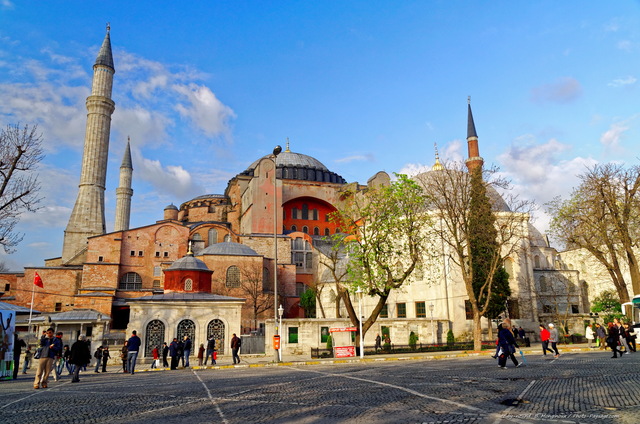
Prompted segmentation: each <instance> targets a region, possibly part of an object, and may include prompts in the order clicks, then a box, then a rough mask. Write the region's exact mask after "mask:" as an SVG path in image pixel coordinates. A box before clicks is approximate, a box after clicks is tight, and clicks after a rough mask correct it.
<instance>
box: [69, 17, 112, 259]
mask: <svg viewBox="0 0 640 424" xmlns="http://www.w3.org/2000/svg"><path fill="white" fill-rule="evenodd" d="M110 31H111V28H110V26H109V25H108V24H107V34H106V35H105V37H104V40H103V42H102V46H101V47H100V51H99V52H98V57H97V58H96V63H95V64H94V65H93V82H92V84H91V95H90V96H89V97H87V102H86V105H87V125H86V131H85V136H84V153H83V155H82V171H81V174H80V185H79V186H78V197H77V199H76V203H75V205H74V207H73V212H71V217H70V218H69V223H68V224H67V228H66V230H65V232H64V245H63V247H62V263H63V264H64V265H79V264H81V263H83V262H84V258H85V252H86V248H87V238H88V237H91V236H96V235H100V234H104V233H105V231H106V229H105V218H104V190H105V185H106V178H107V160H108V154H109V134H110V132H111V114H112V113H113V111H114V110H115V103H114V102H113V100H111V91H112V88H113V74H114V73H115V67H114V66H113V55H112V53H111V37H110Z"/></svg>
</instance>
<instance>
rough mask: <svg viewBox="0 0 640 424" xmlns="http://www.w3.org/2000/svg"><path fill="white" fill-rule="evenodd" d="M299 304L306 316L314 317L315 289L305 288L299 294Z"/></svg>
mask: <svg viewBox="0 0 640 424" xmlns="http://www.w3.org/2000/svg"><path fill="white" fill-rule="evenodd" d="M300 306H301V307H302V309H304V316H305V317H307V318H315V317H316V291H315V290H313V289H307V290H305V291H304V293H302V295H301V296H300Z"/></svg>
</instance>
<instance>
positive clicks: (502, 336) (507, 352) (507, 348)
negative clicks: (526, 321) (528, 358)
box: [498, 322, 521, 369]
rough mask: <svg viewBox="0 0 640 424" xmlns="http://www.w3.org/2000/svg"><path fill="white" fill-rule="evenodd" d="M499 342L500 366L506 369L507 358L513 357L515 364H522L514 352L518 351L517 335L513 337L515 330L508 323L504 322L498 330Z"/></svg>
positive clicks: (517, 365)
mask: <svg viewBox="0 0 640 424" xmlns="http://www.w3.org/2000/svg"><path fill="white" fill-rule="evenodd" d="M498 344H499V345H500V350H501V352H500V355H499V357H498V367H500V368H502V369H505V368H507V358H511V361H512V362H513V364H514V365H515V366H516V368H517V367H519V366H520V365H521V364H520V363H518V360H517V359H516V357H515V355H514V353H516V348H517V347H518V344H517V343H516V339H515V337H513V332H512V331H511V329H510V328H509V324H508V323H506V322H505V323H502V328H501V329H500V331H499V332H498Z"/></svg>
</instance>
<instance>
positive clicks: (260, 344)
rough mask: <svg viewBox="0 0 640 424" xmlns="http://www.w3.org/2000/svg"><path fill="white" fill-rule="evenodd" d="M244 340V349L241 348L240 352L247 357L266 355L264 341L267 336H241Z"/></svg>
mask: <svg viewBox="0 0 640 424" xmlns="http://www.w3.org/2000/svg"><path fill="white" fill-rule="evenodd" d="M240 337H241V339H242V347H241V348H240V352H242V353H243V354H245V355H250V354H254V353H256V354H257V353H264V352H265V351H264V341H265V336H254V335H243V336H240Z"/></svg>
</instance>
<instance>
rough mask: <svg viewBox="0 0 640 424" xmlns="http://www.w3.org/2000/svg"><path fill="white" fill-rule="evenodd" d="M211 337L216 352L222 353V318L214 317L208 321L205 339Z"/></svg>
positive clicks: (223, 344)
mask: <svg viewBox="0 0 640 424" xmlns="http://www.w3.org/2000/svg"><path fill="white" fill-rule="evenodd" d="M211 337H213V338H214V340H215V341H216V349H218V353H219V354H221V355H223V354H224V347H225V345H226V343H225V342H224V322H222V320H219V319H214V320H211V321H209V325H207V340H209V338H211Z"/></svg>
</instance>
